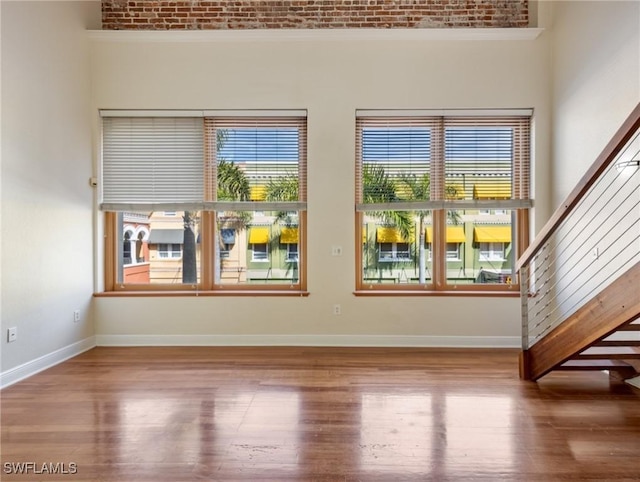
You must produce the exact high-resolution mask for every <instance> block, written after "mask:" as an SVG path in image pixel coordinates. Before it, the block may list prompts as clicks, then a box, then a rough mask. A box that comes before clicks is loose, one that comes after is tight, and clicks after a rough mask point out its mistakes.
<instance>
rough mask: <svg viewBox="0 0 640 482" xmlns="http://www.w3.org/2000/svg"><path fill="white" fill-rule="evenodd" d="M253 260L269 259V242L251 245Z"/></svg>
mask: <svg viewBox="0 0 640 482" xmlns="http://www.w3.org/2000/svg"><path fill="white" fill-rule="evenodd" d="M251 261H258V262H263V261H269V250H268V248H267V244H252V245H251Z"/></svg>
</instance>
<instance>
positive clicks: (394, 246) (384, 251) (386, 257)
mask: <svg viewBox="0 0 640 482" xmlns="http://www.w3.org/2000/svg"><path fill="white" fill-rule="evenodd" d="M378 250H379V253H380V257H379V260H380V261H381V262H387V263H389V262H398V261H400V262H404V261H409V260H410V259H411V254H410V251H409V243H379V248H378Z"/></svg>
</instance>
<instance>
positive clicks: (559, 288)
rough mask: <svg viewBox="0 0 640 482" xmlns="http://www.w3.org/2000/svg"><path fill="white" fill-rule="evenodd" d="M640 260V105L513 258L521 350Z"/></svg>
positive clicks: (532, 343) (526, 348)
mask: <svg viewBox="0 0 640 482" xmlns="http://www.w3.org/2000/svg"><path fill="white" fill-rule="evenodd" d="M638 262H640V104H639V105H638V106H637V107H636V109H634V111H633V112H632V114H631V115H630V116H629V118H628V119H627V120H626V121H625V123H624V124H623V126H622V127H621V128H620V130H619V131H618V132H617V133H616V135H615V136H614V138H613V139H612V140H611V142H610V143H609V144H608V145H607V147H606V148H605V150H604V151H603V152H602V154H601V155H600V156H599V157H598V159H597V160H596V162H595V163H594V164H593V165H592V166H591V168H590V169H589V170H588V172H587V174H586V175H585V176H584V177H583V178H582V180H581V181H580V183H579V184H578V185H577V186H576V188H575V189H574V191H573V192H572V193H571V195H570V196H569V197H568V198H567V200H565V202H564V203H563V204H562V206H561V207H560V208H559V209H558V210H557V211H556V213H554V215H553V216H552V218H551V220H550V221H549V223H547V225H545V227H544V228H543V229H542V230H541V232H540V233H539V235H538V236H537V238H536V239H535V240H534V242H533V243H532V245H531V246H530V247H529V249H527V250H526V251H525V253H524V254H523V256H522V257H521V258H520V259H519V260H518V263H517V266H516V269H517V270H518V272H519V276H520V282H521V295H522V300H521V306H522V349H523V350H528V349H529V348H531V347H532V346H533V345H535V344H536V343H537V342H538V341H539V340H541V339H542V338H544V336H545V335H546V334H548V333H549V332H550V331H551V330H553V329H554V328H556V327H557V326H559V325H560V324H561V323H562V322H563V321H565V320H566V319H567V318H568V317H570V316H571V315H572V314H574V313H575V312H576V311H577V310H578V309H580V308H581V307H582V306H584V305H585V303H587V302H588V301H589V300H591V299H593V298H594V297H595V296H596V295H597V294H598V293H600V292H601V291H602V290H603V289H605V288H606V287H607V286H608V285H609V284H611V283H612V282H613V281H615V280H616V279H617V278H619V277H620V276H621V275H622V274H624V273H625V272H626V271H628V270H629V269H630V268H631V267H633V266H634V265H635V264H636V263H638Z"/></svg>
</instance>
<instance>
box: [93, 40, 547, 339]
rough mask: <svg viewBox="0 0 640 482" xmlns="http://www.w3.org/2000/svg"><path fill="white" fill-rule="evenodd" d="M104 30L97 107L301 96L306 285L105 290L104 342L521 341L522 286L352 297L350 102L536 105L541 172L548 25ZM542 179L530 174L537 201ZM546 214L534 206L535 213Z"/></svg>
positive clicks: (281, 104)
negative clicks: (420, 31)
mask: <svg viewBox="0 0 640 482" xmlns="http://www.w3.org/2000/svg"><path fill="white" fill-rule="evenodd" d="M111 33H112V34H115V35H113V36H104V35H103V36H96V37H94V39H93V46H92V51H91V58H92V79H93V108H94V112H97V109H99V108H112V109H134V108H138V109H171V108H176V109H243V108H247V109H256V108H272V109H277V108H282V109H288V108H305V109H308V135H309V139H308V159H309V161H308V162H309V187H308V191H309V197H308V201H309V202H308V206H309V212H308V226H309V227H308V235H309V236H308V239H309V242H308V250H309V256H308V258H309V259H308V266H309V269H308V272H309V283H308V287H309V291H310V292H311V295H310V296H309V297H308V298H298V299H296V298H269V297H258V298H234V297H227V298H225V297H215V298H211V297H209V298H165V299H162V298H131V297H129V298H100V299H97V300H96V330H97V336H98V342H99V343H100V342H105V343H118V342H126V341H133V342H136V340H137V341H138V342H144V341H145V340H146V341H149V340H152V339H153V340H154V341H155V342H163V341H164V342H168V343H172V342H180V341H182V342H185V343H190V342H194V340H195V341H196V342H197V341H201V342H203V343H205V342H212V343H214V342H221V343H250V342H255V343H261V342H268V343H319V344H329V343H336V344H341V343H344V344H359V343H362V344H367V343H373V344H381V345H384V344H394V343H398V344H412V343H416V344H468V345H473V344H485V345H493V346H497V345H500V344H504V343H512V344H516V345H517V343H518V337H519V334H520V314H519V301H518V299H517V298H495V297H494V298H477V297H476V298H473V297H463V298H461V297H420V298H415V297H414V298H410V297H381V298H364V297H354V295H353V294H352V292H353V289H354V279H355V273H354V271H355V265H354V250H355V245H356V243H355V240H354V224H355V223H354V152H355V147H354V146H355V140H354V130H355V127H354V126H355V120H354V115H355V110H356V109H358V108H365V109H366V108H490V107H496V108H501V107H503V108H509V107H517V108H522V107H532V108H534V109H535V112H536V125H537V126H539V129H538V131H537V133H538V134H537V136H536V145H535V150H536V152H537V153H538V155H539V157H538V158H537V159H536V160H535V161H534V165H535V169H536V175H540V177H542V178H544V179H546V176H547V175H548V164H547V159H548V156H547V153H548V151H549V148H548V145H549V138H548V124H549V122H548V120H549V115H550V110H549V83H548V81H549V78H550V73H549V70H548V68H549V65H550V59H549V56H548V53H549V44H548V37H547V35H546V34H542V35H541V36H540V37H539V38H538V39H536V40H522V41H511V40H510V41H462V40H458V41H444V40H438V41H433V40H415V41H414V40H392V41H383V40H355V41H354V40H341V39H339V35H337V37H336V38H334V39H333V40H322V39H318V38H316V39H307V40H301V41H298V42H291V41H288V42H279V41H272V40H269V33H268V32H266V33H265V34H264V35H265V38H262V39H255V40H248V39H239V40H220V41H207V40H206V39H205V40H202V38H205V37H204V34H203V36H202V38H201V40H202V41H192V42H188V41H185V42H178V41H173V39H170V40H171V41H166V42H164V41H161V42H156V41H151V40H135V38H134V37H132V36H131V35H129V34H126V33H123V32H111ZM382 34H384V32H382ZM163 35H165V36H164V37H163V38H165V39H166V38H167V37H166V34H163ZM252 35H255V33H253V34H252ZM141 37H142V38H147V39H148V38H149V36H148V35H147V34H142V35H141ZM109 38H111V39H113V38H116V39H117V41H113V40H109ZM198 38H200V37H198ZM95 129H96V132H97V131H98V127H97V124H96V127H95ZM546 186H547V183H546V182H544V183H540V185H539V186H538V187H537V191H536V197H539V198H540V200H541V201H540V203H541V204H540V205H541V206H544V205H545V204H546V203H545V200H546V199H548V192H547V191H546ZM547 216H548V213H546V212H544V209H539V210H538V211H537V212H536V222H537V224H542V222H544V221H545V220H546V217H547ZM332 244H339V245H342V246H343V248H344V255H343V256H342V257H341V258H338V257H332V256H331V245H332ZM101 256H102V255H101V254H100V253H99V254H98V259H101ZM334 303H340V304H341V305H342V315H341V316H333V315H332V314H331V306H332V305H333V304H334ZM132 335H137V336H138V337H139V338H135V337H132ZM153 335H164V337H159V338H158V337H155V338H154V337H153ZM177 335H183V337H180V336H177ZM194 335H202V337H200V338H197V337H194ZM314 335H317V336H315V337H314Z"/></svg>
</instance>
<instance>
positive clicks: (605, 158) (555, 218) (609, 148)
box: [516, 103, 640, 271]
mask: <svg viewBox="0 0 640 482" xmlns="http://www.w3.org/2000/svg"><path fill="white" fill-rule="evenodd" d="M639 128H640V103H639V104H638V105H636V107H635V109H633V111H632V112H631V114H629V117H627V119H626V120H625V121H624V123H623V124H622V126H621V127H620V129H618V131H617V132H616V133H615V134H614V136H613V137H612V138H611V140H610V141H609V143H608V144H607V145H606V146H605V148H604V149H603V151H602V152H601V153H600V155H599V156H598V158H597V159H596V161H595V162H594V163H593V164H592V165H591V167H590V168H589V169H588V170H587V172H586V173H585V175H584V176H582V179H580V182H578V184H577V185H576V187H575V188H574V189H573V191H571V194H569V196H567V198H566V199H565V200H564V202H563V203H562V204H561V205H560V207H559V208H558V209H556V211H555V212H554V213H553V215H552V216H551V218H550V219H549V221H548V222H547V223H546V224H545V225H544V227H543V228H542V229H541V230H540V232H539V233H538V235H537V236H536V238H535V239H534V240H533V242H532V243H531V245H530V246H529V247H528V248H527V249H526V250H525V252H524V253H522V256H520V258H518V261H517V263H516V271H520V268H522V267H523V266H524V265H525V264H528V263H529V262H530V261H531V260H532V259H533V257H534V256H535V255H536V253H537V252H538V251H539V250H540V249H541V248H542V246H543V245H544V243H546V242H547V240H548V239H549V238H550V237H551V235H552V234H553V233H554V232H555V231H556V229H558V226H560V224H562V222H563V221H564V220H565V219H566V218H567V216H569V214H570V213H571V211H572V210H573V208H574V207H575V206H576V205H577V204H578V202H579V201H580V200H581V199H582V197H583V196H584V195H585V194H586V193H587V191H588V190H589V188H591V186H593V184H594V183H595V182H596V181H597V179H598V178H599V177H600V175H601V174H602V173H603V172H604V171H605V169H606V168H607V167H609V165H610V164H611V163H612V162H613V160H614V159H615V158H616V156H617V155H618V153H619V152H620V150H621V149H622V148H623V147H624V146H625V145H626V144H627V142H628V141H629V139H631V137H632V136H633V135H634V134H635V132H636V131H637V130H638V129H639Z"/></svg>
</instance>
